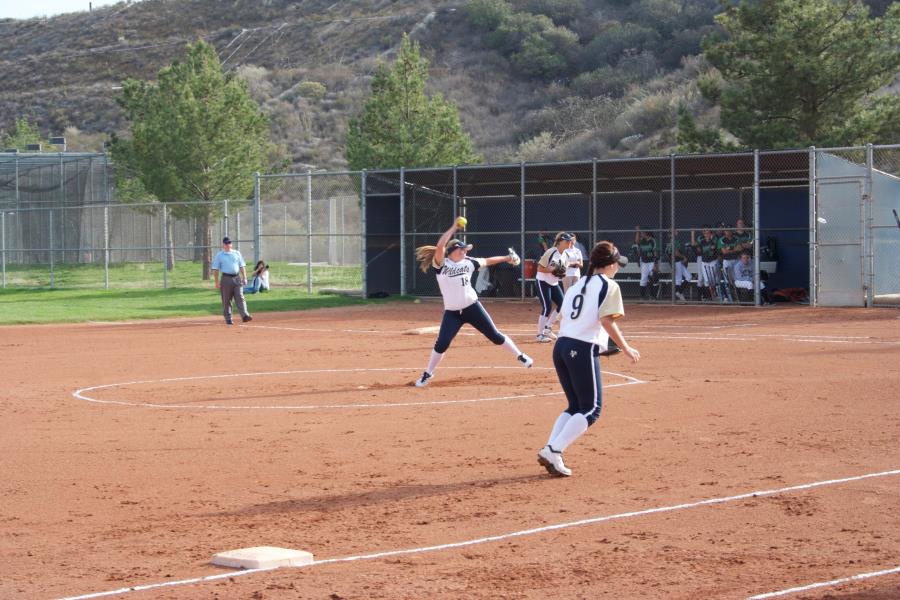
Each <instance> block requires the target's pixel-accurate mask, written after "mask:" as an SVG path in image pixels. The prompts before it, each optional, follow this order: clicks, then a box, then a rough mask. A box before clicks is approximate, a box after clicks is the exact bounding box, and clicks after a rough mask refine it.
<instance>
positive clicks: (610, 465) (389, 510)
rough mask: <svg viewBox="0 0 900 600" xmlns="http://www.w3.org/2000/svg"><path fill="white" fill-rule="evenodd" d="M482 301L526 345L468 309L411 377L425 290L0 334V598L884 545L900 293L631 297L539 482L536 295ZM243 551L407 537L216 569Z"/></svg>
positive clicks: (531, 574)
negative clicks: (308, 557) (584, 409)
mask: <svg viewBox="0 0 900 600" xmlns="http://www.w3.org/2000/svg"><path fill="white" fill-rule="evenodd" d="M487 306H488V310H489V311H490V312H491V314H492V316H493V317H494V320H495V322H496V323H497V324H498V326H499V327H500V329H501V330H504V331H506V332H507V333H509V334H511V335H512V336H513V339H515V340H516V342H517V343H519V344H520V346H521V348H522V349H523V350H524V351H525V352H527V353H529V354H531V355H532V356H533V357H534V358H535V367H534V368H532V369H530V370H525V369H522V368H521V367H520V366H518V365H517V363H516V362H515V360H514V359H513V357H512V356H510V355H509V354H507V353H506V352H505V351H504V350H503V349H502V348H499V347H495V346H493V345H492V344H490V343H489V342H488V341H487V340H485V339H484V338H482V337H480V335H478V334H477V333H476V332H474V331H473V330H472V329H470V328H468V327H467V328H465V329H464V330H463V334H466V335H461V336H460V337H458V338H457V339H456V340H455V342H454V343H453V345H452V346H451V348H450V350H449V352H448V354H447V356H446V358H445V359H444V361H443V363H441V365H440V367H439V368H438V370H437V372H436V374H435V378H434V381H433V384H432V385H430V386H429V387H427V388H424V389H418V388H415V387H412V386H411V385H410V384H411V382H412V381H413V380H414V379H415V378H416V376H417V375H418V374H419V373H420V372H421V370H422V369H423V367H424V365H425V363H426V361H427V358H428V355H429V352H430V349H431V346H432V344H433V343H434V334H425V335H404V334H403V333H402V332H404V331H407V330H410V329H414V328H420V327H426V326H433V325H437V324H438V322H439V319H440V314H441V307H440V305H439V304H438V303H435V302H425V303H423V304H420V305H413V304H407V303H397V304H389V305H381V306H370V307H363V308H341V309H329V310H321V311H313V312H306V313H283V314H263V313H260V314H258V315H256V318H255V319H254V321H253V322H252V323H249V324H247V325H246V326H242V325H235V326H233V327H226V326H225V325H224V324H222V323H221V319H220V318H214V317H209V318H206V319H184V320H166V321H147V322H136V323H124V324H109V323H104V324H79V325H65V326H31V327H4V328H2V329H0V348H2V354H0V356H2V365H3V371H4V372H5V373H6V377H7V380H6V384H5V385H4V393H3V394H2V395H0V406H2V408H3V415H4V416H3V420H2V426H0V433H2V435H0V449H2V457H3V458H2V474H3V476H2V478H0V506H2V508H0V564H2V565H3V567H2V575H0V598H59V597H65V596H77V595H82V594H84V595H88V594H99V593H101V592H106V591H110V590H118V589H122V588H128V587H133V586H140V585H155V584H161V583H166V582H171V583H173V585H172V586H170V587H151V588H150V589H147V590H145V591H133V592H128V593H124V594H121V595H117V596H115V597H123V598H135V599H138V598H178V599H184V598H331V599H335V600H337V599H352V598H390V599H393V598H423V597H429V598H432V599H437V598H442V599H443V598H448V599H449V598H485V599H486V598H529V599H531V598H534V599H537V598H548V597H553V598H586V599H587V598H678V599H694V598H747V597H750V596H753V595H755V594H762V593H767V592H774V591H779V590H784V589H787V588H792V587H795V586H802V585H808V584H812V583H816V582H823V581H829V580H834V579H838V578H844V577H850V576H852V575H857V574H862V573H869V572H875V571H880V570H886V569H892V568H896V567H897V566H900V558H898V557H900V533H898V532H900V511H898V508H900V472H898V473H895V474H887V475H886V474H883V473H884V472H886V471H894V470H898V469H900V443H898V441H900V393H898V389H900V319H898V317H900V312H898V311H896V310H891V309H878V310H864V309H813V308H807V307H803V308H798V307H789V306H776V307H774V308H765V309H753V308H750V309H747V308H743V309H741V308H730V307H718V306H702V307H697V306H679V307H672V306H665V307H653V306H633V305H629V306H627V307H626V310H627V313H628V314H627V316H626V318H625V320H623V321H622V326H623V329H624V332H625V335H626V337H627V338H629V340H630V341H631V343H632V344H633V345H634V346H636V347H637V348H638V349H639V350H640V351H641V353H642V355H643V360H642V361H641V362H640V363H639V364H637V365H633V364H631V363H630V361H628V360H627V359H626V358H625V357H623V356H621V355H620V356H617V357H613V358H611V359H604V360H603V363H602V364H603V369H604V371H605V372H606V374H605V375H604V384H605V385H612V384H623V383H626V382H628V381H629V380H628V379H627V378H626V377H625V376H627V377H631V378H636V379H637V380H640V381H642V382H643V383H640V384H636V385H619V386H618V387H610V388H608V389H606V390H605V392H604V398H603V412H602V414H601V417H600V420H599V421H598V422H597V424H596V425H595V426H594V427H592V428H591V429H590V430H589V431H588V433H587V434H586V435H585V436H583V437H582V438H581V439H580V440H578V441H577V442H576V443H575V444H574V445H573V446H572V447H571V448H570V449H569V450H568V451H567V452H566V462H567V464H568V465H569V466H570V467H571V468H572V469H573V471H574V476H573V477H571V478H565V479H561V478H552V477H550V476H549V475H548V474H547V473H546V472H545V471H544V470H543V469H542V468H541V467H540V466H539V465H538V464H537V462H536V456H535V454H536V452H537V450H538V449H539V448H540V447H541V446H543V445H544V444H545V443H546V438H547V435H548V433H549V429H550V427H551V425H552V424H553V421H554V419H555V418H556V416H557V415H558V414H559V412H560V411H561V410H562V408H563V407H564V405H565V403H564V400H563V398H562V395H561V394H560V393H559V391H560V390H559V384H558V382H557V380H556V376H555V373H554V371H553V370H552V369H551V368H550V367H551V366H552V364H551V359H550V355H551V346H552V345H551V344H536V343H534V342H533V341H532V340H533V338H534V333H535V332H534V329H535V327H536V319H537V312H536V308H535V306H534V304H532V303H527V304H521V303H517V302H510V303H501V302H497V303H489V304H487ZM476 367H477V368H476ZM483 367H497V368H483ZM110 384H116V385H110ZM96 386H108V387H99V388H98V387H96ZM83 388H94V389H89V390H85V391H83V392H81V396H82V398H76V397H75V396H74V395H73V393H74V392H76V391H77V390H81V389H83ZM873 474H876V475H877V476H873V477H870V478H866V479H861V480H855V481H850V482H843V483H831V484H827V485H821V486H818V487H813V488H809V489H798V490H784V488H788V487H791V486H797V485H800V484H809V483H815V482H823V481H827V480H835V479H840V478H848V477H856V476H862V475H873ZM767 490H782V491H779V492H778V493H774V494H771V495H757V496H756V497H754V496H752V495H750V496H747V497H741V498H733V497H734V496H740V495H742V494H746V493H751V492H763V491H767ZM715 498H720V499H725V500H724V501H722V502H718V503H706V504H699V505H698V504H697V503H698V502H701V501H704V500H708V499H715ZM679 505H684V506H680V507H678V506H679ZM665 507H678V508H673V509H672V510H666V511H659V510H657V511H653V510H652V509H661V508H665ZM641 511H649V512H643V513H641ZM634 513H637V514H634ZM599 517H615V518H611V519H606V520H598V521H597V522H593V523H587V524H580V525H577V524H574V523H575V522H578V521H580V520H583V519H591V518H599ZM558 524H573V525H572V526H570V527H566V528H561V529H549V530H540V531H536V532H531V533H527V534H523V535H517V536H507V537H503V536H506V535H507V534H511V533H514V532H525V531H527V530H534V529H539V528H543V527H547V526H552V525H558ZM489 536H500V537H499V538H498V539H495V540H489V541H484V542H483V543H478V544H469V545H462V546H459V547H454V548H443V549H427V548H428V547H432V546H440V545H443V544H452V543H460V542H471V541H473V540H478V539H481V538H485V537H489ZM262 545H266V546H281V547H286V548H297V549H302V550H307V551H310V552H312V553H313V554H314V555H315V558H316V560H317V561H322V560H328V559H347V558H351V557H358V556H365V555H370V554H373V553H378V552H391V551H398V550H406V549H411V550H412V549H419V550H417V551H414V552H410V553H406V554H392V555H388V556H384V557H381V558H363V559H360V560H354V561H349V560H342V561H335V562H329V563H319V564H315V565H313V566H310V567H305V568H295V569H290V568H288V569H279V570H276V571H270V572H262V573H260V572H252V573H245V574H243V575H241V576H234V577H229V576H228V574H229V573H232V572H233V571H232V570H230V569H222V568H218V567H214V566H212V565H211V564H210V562H209V561H210V559H211V558H212V556H213V554H215V553H216V552H220V551H224V550H231V549H236V548H243V547H248V546H262ZM423 549H425V550H423ZM214 575H223V577H222V578H219V579H210V580H201V581H198V582H194V583H184V580H188V579H192V578H198V577H208V576H214ZM787 597H790V598H845V599H849V598H853V599H856V600H859V599H863V598H866V599H877V598H880V599H887V598H897V597H900V574H898V573H894V574H889V575H885V576H881V577H874V578H870V579H866V580H862V581H855V582H852V583H847V584H843V585H831V586H826V587H822V588H815V589H813V590H810V591H807V592H803V593H795V594H791V595H789V596H787Z"/></svg>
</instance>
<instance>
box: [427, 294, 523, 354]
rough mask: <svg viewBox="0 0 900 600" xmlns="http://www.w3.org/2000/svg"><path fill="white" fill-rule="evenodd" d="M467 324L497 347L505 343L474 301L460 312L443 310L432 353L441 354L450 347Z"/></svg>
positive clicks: (482, 308) (492, 323)
mask: <svg viewBox="0 0 900 600" xmlns="http://www.w3.org/2000/svg"><path fill="white" fill-rule="evenodd" d="M466 323H468V324H469V325H471V326H472V327H474V328H475V329H477V330H478V331H480V332H481V333H482V334H483V335H484V337H486V338H487V339H489V340H491V341H492V342H494V343H495V344H497V345H498V346H499V345H500V344H502V343H503V342H505V341H506V336H505V335H503V334H502V333H500V331H498V330H497V327H496V325H494V322H493V321H492V320H491V316H490V315H489V314H488V313H487V311H486V310H484V307H483V306H482V305H481V302H478V301H476V302H475V304H470V305H469V306H467V307H465V308H464V309H462V310H445V311H444V318H443V319H441V330H440V332H439V333H438V337H437V341H436V342H435V343H434V351H435V352H437V353H438V354H443V353H444V352H446V351H447V348H449V347H450V342H452V341H453V338H455V337H456V334H457V333H459V330H460V329H461V328H462V326H463V325H465V324H466Z"/></svg>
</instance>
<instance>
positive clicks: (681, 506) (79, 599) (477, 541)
mask: <svg viewBox="0 0 900 600" xmlns="http://www.w3.org/2000/svg"><path fill="white" fill-rule="evenodd" d="M894 475H900V469H895V470H892V471H881V472H878V473H868V474H866V475H857V476H854V477H844V478H841V479H828V480H825V481H816V482H813V483H804V484H801V485H793V486H790V487H783V488H778V489H774V490H760V491H756V492H747V493H745V494H738V495H736V496H725V497H722V498H709V499H707V500H700V501H698V502H687V503H684V504H675V505H671V506H661V507H658V508H648V509H645V510H637V511H633V512H627V513H619V514H616V515H606V516H602V517H591V518H588V519H581V520H579V521H569V522H567V523H558V524H556V525H547V526H544V527H536V528H534V529H523V530H521V531H513V532H510V533H504V534H500V535H492V536H488V537H482V538H476V539H474V540H466V541H462V542H452V543H449V544H439V545H437V546H422V547H420V548H407V549H404V550H389V551H385V552H374V553H372V554H360V555H357V556H346V557H343V558H328V559H325V560H318V561H315V562H314V563H312V564H311V565H307V566H305V567H292V568H297V569H309V568H312V567H315V566H317V565H325V564H333V563H345V562H355V561H360V560H373V559H379V558H386V557H389V556H400V555H404V554H422V553H425V552H437V551H440V550H450V549H454V548H464V547H466V546H475V545H478V544H487V543H490V542H499V541H502V540H507V539H510V538H515V537H523V536H528V535H535V534H539V533H546V532H548V531H557V530H560V529H570V528H572V527H582V526H584V525H594V524H596V523H604V522H606V521H616V520H619V519H629V518H633V517H643V516H646V515H653V514H659V513H666V512H673V511H676V510H685V509H688V508H696V507H698V506H710V505H713V504H725V503H727V502H735V501H738V500H746V499H748V498H760V497H765V496H775V495H779V494H787V493H790V492H799V491H801V490H810V489H814V488H819V487H825V486H829V485H838V484H841V483H850V482H853V481H862V480H865V479H874V478H876V477H890V476H894ZM264 570H265V571H270V570H271V569H258V570H250V569H248V570H246V571H238V572H235V573H228V574H219V575H209V576H207V577H195V578H193V579H184V580H181V581H167V582H165V583H152V584H148V585H142V586H134V587H127V588H121V589H118V590H114V591H109V592H99V593H93V594H85V595H82V596H69V597H66V598H63V599H61V600H88V599H90V598H100V597H102V596H111V595H115V594H125V593H128V592H133V591H143V590H150V589H155V588H160V587H166V586H174V585H188V584H191V583H201V582H206V581H213V580H216V579H223V578H227V577H233V576H235V575H247V574H250V573H258V572H260V571H264ZM872 576H873V577H874V576H875V575H872ZM823 585H824V584H823ZM775 593H776V594H778V593H779V592H775ZM758 597H764V596H754V598H758Z"/></svg>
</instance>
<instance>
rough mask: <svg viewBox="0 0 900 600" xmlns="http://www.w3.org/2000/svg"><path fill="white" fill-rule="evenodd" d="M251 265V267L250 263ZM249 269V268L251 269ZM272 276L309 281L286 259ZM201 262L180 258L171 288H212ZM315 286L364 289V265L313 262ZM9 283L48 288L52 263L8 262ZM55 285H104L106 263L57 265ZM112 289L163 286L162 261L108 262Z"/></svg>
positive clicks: (285, 281)
mask: <svg viewBox="0 0 900 600" xmlns="http://www.w3.org/2000/svg"><path fill="white" fill-rule="evenodd" d="M250 269H252V267H250ZM250 269H248V270H250ZM269 272H270V279H271V281H272V285H273V286H302V287H306V284H307V281H306V280H307V268H306V265H291V264H288V263H286V262H270V263H269ZM202 274H203V271H202V268H201V266H200V264H199V263H194V262H188V261H181V262H176V263H175V268H174V269H173V270H172V271H169V272H168V273H167V274H166V279H167V281H166V283H167V285H168V287H171V288H194V289H209V288H210V287H211V286H212V283H211V282H209V281H207V282H204V281H203V279H202ZM312 276H313V288H314V290H316V289H322V288H339V289H356V290H358V289H361V288H362V269H361V268H360V267H359V266H348V267H338V266H319V265H313V268H312ZM6 285H7V288H10V287H30V288H45V287H50V266H49V265H46V264H45V265H9V264H8V265H6ZM53 287H54V288H63V289H65V288H95V289H100V288H103V287H104V274H103V265H102V264H101V265H95V264H78V265H54V267H53ZM109 287H110V289H136V288H150V289H152V288H157V289H161V288H162V287H163V266H162V263H161V262H153V263H120V264H115V265H110V266H109Z"/></svg>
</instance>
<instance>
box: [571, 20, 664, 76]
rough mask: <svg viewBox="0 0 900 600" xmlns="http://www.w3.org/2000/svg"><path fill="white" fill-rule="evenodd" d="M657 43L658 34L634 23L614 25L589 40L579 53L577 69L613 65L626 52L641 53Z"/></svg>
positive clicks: (583, 69)
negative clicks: (579, 58)
mask: <svg viewBox="0 0 900 600" xmlns="http://www.w3.org/2000/svg"><path fill="white" fill-rule="evenodd" d="M658 41H659V34H658V33H656V32H655V31H653V30H652V29H648V28H646V27H641V26H640V25H635V24H634V23H614V24H613V25H612V26H611V27H609V28H607V29H606V30H605V31H603V32H602V33H600V34H599V35H597V37H595V38H594V39H593V40H591V41H590V42H589V43H588V45H587V46H585V47H584V50H583V51H582V53H581V60H580V61H579V68H580V70H581V71H592V70H594V69H598V68H600V67H603V66H606V65H614V64H615V63H616V62H617V61H618V58H619V57H620V56H621V55H622V54H623V53H625V52H626V51H631V52H636V53H639V52H642V51H643V50H644V48H648V47H652V46H653V45H655V44H656V43H657V42H658Z"/></svg>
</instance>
